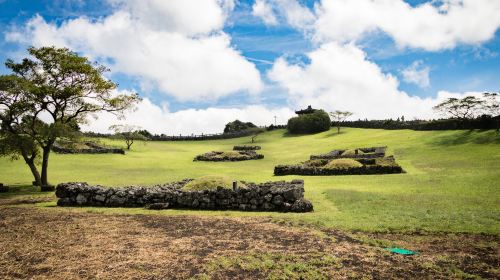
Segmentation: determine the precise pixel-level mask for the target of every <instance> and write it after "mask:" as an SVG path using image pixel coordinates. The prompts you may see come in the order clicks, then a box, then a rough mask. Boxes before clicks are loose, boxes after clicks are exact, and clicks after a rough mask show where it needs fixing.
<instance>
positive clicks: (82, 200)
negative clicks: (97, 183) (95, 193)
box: [76, 193, 87, 205]
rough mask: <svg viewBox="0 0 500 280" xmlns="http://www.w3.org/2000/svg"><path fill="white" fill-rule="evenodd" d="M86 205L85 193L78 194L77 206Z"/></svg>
mask: <svg viewBox="0 0 500 280" xmlns="http://www.w3.org/2000/svg"><path fill="white" fill-rule="evenodd" d="M85 203H87V197H86V196H85V195H84V194H83V193H80V194H78V195H77V196H76V204H78V205H83V204H85Z"/></svg>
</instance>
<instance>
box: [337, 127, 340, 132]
mask: <svg viewBox="0 0 500 280" xmlns="http://www.w3.org/2000/svg"><path fill="white" fill-rule="evenodd" d="M337 134H340V125H339V126H337Z"/></svg>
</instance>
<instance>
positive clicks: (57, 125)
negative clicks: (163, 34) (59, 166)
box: [0, 47, 139, 185]
mask: <svg viewBox="0 0 500 280" xmlns="http://www.w3.org/2000/svg"><path fill="white" fill-rule="evenodd" d="M28 53H29V55H30V57H28V58H24V59H23V60H22V61H21V62H19V63H16V62H14V61H13V60H11V59H9V60H7V62H6V63H5V65H6V67H7V68H8V69H9V70H10V71H11V74H8V75H2V76H0V121H1V127H0V138H1V141H0V146H1V147H0V151H1V152H2V154H4V155H5V154H10V155H16V154H17V155H21V156H22V157H23V158H24V160H25V161H26V163H27V164H28V165H30V169H31V171H32V173H33V175H34V177H35V181H37V183H40V184H41V185H48V184H49V183H48V173H47V172H48V162H49V155H50V150H51V148H52V146H53V144H54V142H55V141H56V140H57V139H58V138H60V137H68V135H71V133H74V132H75V130H77V128H78V125H79V124H83V123H85V122H87V121H88V117H89V115H94V116H95V114H97V113H99V112H111V113H114V114H117V115H119V116H121V115H122V113H123V112H124V111H125V110H127V109H129V108H131V107H132V106H133V104H134V103H135V102H137V101H138V100H139V97H138V96H137V95H136V94H132V95H124V94H117V93H116V92H115V91H114V89H115V88H116V84H115V83H113V82H112V81H110V80H108V79H106V78H105V77H104V73H105V72H107V71H109V69H107V68H106V67H105V66H103V65H100V64H97V63H92V62H90V61H89V60H88V59H87V58H86V57H82V56H79V55H78V54H77V53H75V52H72V51H70V50H69V49H67V48H56V47H41V48H34V47H31V48H29V49H28ZM40 153H41V156H42V172H41V176H40V175H38V170H37V168H36V165H34V164H33V162H34V161H35V159H36V158H37V157H38V156H39V155H40Z"/></svg>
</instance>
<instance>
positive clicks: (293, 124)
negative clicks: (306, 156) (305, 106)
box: [287, 110, 331, 134]
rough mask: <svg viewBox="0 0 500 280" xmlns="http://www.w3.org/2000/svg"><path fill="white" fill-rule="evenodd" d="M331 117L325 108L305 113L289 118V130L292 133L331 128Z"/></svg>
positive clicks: (314, 131)
mask: <svg viewBox="0 0 500 280" xmlns="http://www.w3.org/2000/svg"><path fill="white" fill-rule="evenodd" d="M330 125H331V123H330V117H329V116H328V114H327V113H326V112H325V111H323V110H316V111H315V112H313V113H311V114H303V115H299V116H297V117H293V118H291V119H289V120H288V125H287V127H288V131H289V132H290V133H292V134H307V133H317V132H322V131H327V130H329V129H330Z"/></svg>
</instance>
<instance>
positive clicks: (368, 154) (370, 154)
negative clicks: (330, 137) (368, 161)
mask: <svg viewBox="0 0 500 280" xmlns="http://www.w3.org/2000/svg"><path fill="white" fill-rule="evenodd" d="M386 149H387V147H370V148H357V150H361V151H363V152H364V153H363V154H361V153H360V154H355V155H343V154H342V153H343V152H345V151H346V150H345V149H344V150H333V151H331V152H329V153H326V154H320V155H311V157H310V159H336V158H380V157H384V156H385V150H386Z"/></svg>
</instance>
